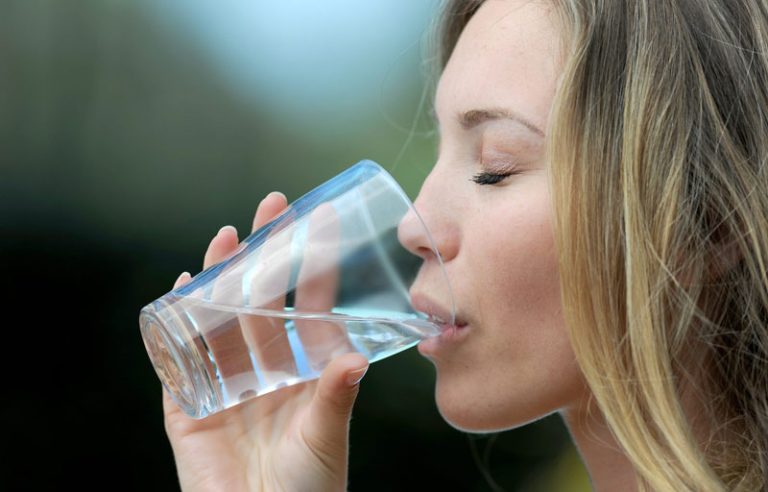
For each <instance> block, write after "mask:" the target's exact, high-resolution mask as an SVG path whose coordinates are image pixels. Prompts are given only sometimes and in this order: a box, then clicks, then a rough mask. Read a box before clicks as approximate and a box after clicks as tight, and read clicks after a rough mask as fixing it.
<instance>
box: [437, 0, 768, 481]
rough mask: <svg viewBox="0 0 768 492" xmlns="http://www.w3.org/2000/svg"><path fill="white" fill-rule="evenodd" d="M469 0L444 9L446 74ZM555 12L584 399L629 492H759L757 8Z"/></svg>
mask: <svg viewBox="0 0 768 492" xmlns="http://www.w3.org/2000/svg"><path fill="white" fill-rule="evenodd" d="M481 3H482V1H481V0H479V1H472V0H458V1H457V0H453V1H449V2H447V4H446V5H445V6H444V9H443V12H444V14H443V17H442V22H441V33H442V34H441V36H442V37H441V56H440V60H441V62H442V64H443V65H444V64H445V62H446V61H447V59H448V56H450V53H451V51H452V49H453V47H454V45H455V43H456V40H457V38H458V36H459V34H460V33H461V31H462V29H463V27H464V26H465V25H466V23H467V22H468V21H469V19H470V18H471V16H472V15H473V14H474V12H475V11H476V10H477V8H478V7H479V5H480V4H481ZM553 6H554V7H555V8H556V10H557V13H558V14H559V15H560V18H561V20H562V21H563V24H562V25H563V46H564V50H565V61H564V69H563V74H562V78H561V81H560V85H559V89H558V92H557V94H556V97H555V101H554V103H553V107H552V113H551V116H550V128H549V129H548V132H547V134H548V135H547V136H548V141H549V142H548V157H549V163H550V165H549V170H550V189H551V194H552V200H553V212H554V223H555V232H556V244H557V248H558V252H559V266H560V277H561V283H562V285H561V293H562V300H563V307H564V316H565V319H566V323H567V325H568V328H569V331H570V336H571V340H572V344H573V348H574V351H575V353H576V357H577V360H578V362H579V365H580V367H581V369H582V371H583V373H584V376H585V378H586V380H587V382H588V383H589V386H590V389H591V393H592V395H593V397H594V401H595V402H596V404H597V406H598V407H599V410H600V412H601V414H602V415H603V416H604V418H605V420H606V422H607V423H608V425H609V427H610V429H611V431H612V433H613V434H614V436H615V437H616V439H617V441H618V442H619V443H620V445H621V446H622V448H623V450H624V452H625V453H626V455H627V456H628V458H629V459H630V460H631V461H632V462H633V464H634V466H635V468H636V470H637V473H638V477H639V478H640V488H641V489H642V490H645V489H647V488H652V489H655V490H675V491H683V490H691V491H704V490H706V491H709V490H713V491H714V490H760V489H762V490H768V442H767V440H768V275H767V274H766V267H767V266H768V167H767V165H766V160H768V5H766V3H765V1H762V0H738V1H734V0H553ZM690 398H695V399H697V400H696V401H695V402H694V403H693V405H694V406H695V409H696V411H697V412H700V414H699V415H695V416H694V415H691V412H690V411H686V409H688V410H690V408H689V407H688V406H687V405H688V404H689V403H690V401H689V402H688V403H686V401H687V400H690Z"/></svg>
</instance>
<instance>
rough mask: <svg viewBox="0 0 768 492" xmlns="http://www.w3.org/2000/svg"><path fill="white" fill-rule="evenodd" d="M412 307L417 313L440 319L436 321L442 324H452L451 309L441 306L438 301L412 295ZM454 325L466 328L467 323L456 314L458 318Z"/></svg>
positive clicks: (415, 294) (416, 294)
mask: <svg viewBox="0 0 768 492" xmlns="http://www.w3.org/2000/svg"><path fill="white" fill-rule="evenodd" d="M411 305H412V306H413V308H414V309H416V310H417V311H421V312H422V313H426V314H428V315H430V316H431V317H433V318H438V320H436V321H439V322H440V324H443V325H447V324H450V322H451V311H450V309H447V308H445V307H443V306H441V305H440V304H439V303H438V302H437V301H435V300H434V299H432V298H430V297H429V296H427V295H425V294H421V293H418V292H416V293H413V294H411ZM453 324H454V325H455V326H465V325H466V324H467V323H466V322H465V321H464V320H463V319H461V318H460V317H459V314H458V313H456V318H455V320H454V323H453Z"/></svg>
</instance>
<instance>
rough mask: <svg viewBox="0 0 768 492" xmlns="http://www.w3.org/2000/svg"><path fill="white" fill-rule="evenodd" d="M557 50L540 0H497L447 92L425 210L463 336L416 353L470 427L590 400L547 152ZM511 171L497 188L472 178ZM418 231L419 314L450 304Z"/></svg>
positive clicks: (446, 406)
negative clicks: (559, 254) (574, 339)
mask: <svg viewBox="0 0 768 492" xmlns="http://www.w3.org/2000/svg"><path fill="white" fill-rule="evenodd" d="M557 46H558V38H557V31H556V27H555V19H554V12H552V11H550V8H549V7H548V6H547V5H546V4H545V3H544V2H535V1H530V0H488V1H486V2H485V3H484V4H483V6H482V7H481V8H480V10H479V11H478V12H477V13H476V14H475V15H474V17H473V18H472V19H471V21H470V22H469V24H468V25H467V26H466V28H465V29H464V32H463V34H462V35H461V37H460V39H459V41H458V44H457V45H456V47H455V50H454V52H453V54H452V55H451V58H450V61H449V62H448V65H447V66H446V68H445V71H444V72H443V74H442V77H441V78H440V82H439V85H438V89H437V95H436V100H435V109H436V114H437V119H438V122H439V128H440V149H439V157H438V160H437V163H436V164H435V166H434V169H433V170H432V172H431V173H430V174H429V176H428V177H427V179H426V181H425V182H424V185H423V187H422V189H421V191H420V193H419V196H418V198H417V200H416V202H415V205H416V209H417V210H418V211H419V213H420V215H421V216H422V218H423V219H424V221H425V222H426V224H427V226H428V228H429V229H430V231H431V233H432V235H433V238H434V240H435V243H436V246H437V248H438V250H439V251H440V253H441V255H442V257H443V261H444V263H445V268H446V271H447V273H448V278H449V280H450V284H451V287H452V289H453V293H454V297H455V301H456V312H457V318H458V319H459V320H461V321H463V322H465V323H467V326H465V327H463V328H458V329H449V330H448V331H446V332H444V334H443V335H442V336H440V337H439V338H433V339H429V340H426V341H423V342H421V344H420V345H419V351H420V352H421V353H422V354H423V355H425V356H426V357H428V358H429V359H430V360H432V361H433V363H434V364H435V367H436V368H437V388H436V399H437V404H438V407H439V409H440V412H441V414H442V415H443V417H444V418H445V419H446V420H448V421H449V422H450V423H451V424H452V425H454V426H455V427H458V428H461V429H465V430H492V429H502V428H509V427H513V426H517V425H521V424H524V423H526V422H528V421H531V420H533V419H536V418H540V417H542V416H544V415H546V414H548V413H551V412H553V411H556V410H558V409H561V408H563V407H567V406H570V405H572V404H574V403H576V402H577V401H579V400H580V399H581V398H582V397H583V396H584V395H585V391H586V390H585V386H584V384H583V380H582V378H581V374H580V371H579V370H578V367H577V365H576V363H575V360H574V355H573V353H572V350H571V346H570V343H569V340H568V336H567V333H566V329H565V325H564V321H563V319H562V310H561V302H560V291H559V278H558V269H557V258H556V252H555V247H554V237H553V230H552V217H551V208H550V195H549V189H548V184H547V171H546V162H545V155H544V134H543V132H544V130H545V129H546V128H547V118H548V113H549V110H550V107H551V105H552V99H553V95H554V92H555V85H556V79H557V77H558V74H559V63H558V59H559V58H558V55H559V53H558V49H557ZM509 171H511V172H513V173H514V174H512V175H510V176H508V177H506V178H503V179H502V180H501V181H499V182H498V183H495V184H478V183H476V182H473V181H472V178H473V177H474V176H475V175H477V174H478V173H494V174H500V173H504V172H509ZM486 181H487V180H486ZM404 224H405V222H404ZM416 230H417V228H415V227H414V228H411V229H408V228H407V227H403V226H401V231H400V234H401V241H403V243H404V244H405V245H406V246H407V247H408V248H409V249H410V250H411V251H412V252H414V253H416V254H419V255H420V256H422V257H423V258H424V263H423V266H422V270H421V271H420V274H419V277H418V278H417V280H416V282H415V284H414V285H413V287H412V289H411V293H412V295H413V300H414V305H416V306H417V308H418V307H419V305H420V307H421V308H422V309H421V310H431V308H429V306H428V305H429V304H430V303H434V304H437V305H442V306H443V308H445V307H447V306H448V300H446V299H436V298H433V297H432V296H430V292H435V290H436V289H435V288H434V287H435V286H437V285H438V283H439V282H440V277H439V270H438V263H437V259H436V258H435V257H434V256H433V255H432V254H431V253H430V249H429V243H428V240H427V238H425V237H424V236H423V235H420V234H419V233H417V232H414V231H416Z"/></svg>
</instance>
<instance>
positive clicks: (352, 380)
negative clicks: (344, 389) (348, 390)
mask: <svg viewBox="0 0 768 492" xmlns="http://www.w3.org/2000/svg"><path fill="white" fill-rule="evenodd" d="M367 371H368V366H365V367H363V368H360V369H357V370H354V371H352V372H350V373H349V374H347V384H348V385H350V386H354V385H356V384H357V383H359V382H360V380H361V379H363V376H365V373H366V372H367Z"/></svg>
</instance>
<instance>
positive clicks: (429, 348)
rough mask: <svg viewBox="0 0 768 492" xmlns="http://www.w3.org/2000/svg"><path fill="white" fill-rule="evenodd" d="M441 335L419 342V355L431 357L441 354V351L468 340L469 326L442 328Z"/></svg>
mask: <svg viewBox="0 0 768 492" xmlns="http://www.w3.org/2000/svg"><path fill="white" fill-rule="evenodd" d="M442 330H443V331H442V332H441V333H440V335H438V336H436V337H432V338H427V339H425V340H422V341H421V342H419V346H418V347H419V353H420V354H421V355H425V356H430V355H434V354H436V353H437V352H439V351H440V350H441V349H443V348H445V347H448V346H452V345H456V344H457V343H460V342H461V341H462V340H464V339H465V338H467V334H468V333H469V326H468V325H464V326H455V325H448V326H444V327H442Z"/></svg>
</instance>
